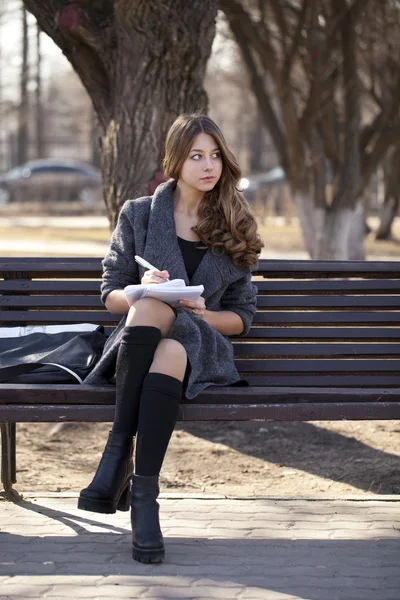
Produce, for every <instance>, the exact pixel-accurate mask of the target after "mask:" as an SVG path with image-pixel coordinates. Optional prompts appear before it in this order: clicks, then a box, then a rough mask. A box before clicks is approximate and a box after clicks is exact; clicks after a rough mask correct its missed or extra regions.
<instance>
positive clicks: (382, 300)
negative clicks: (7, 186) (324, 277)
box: [0, 294, 400, 311]
mask: <svg viewBox="0 0 400 600" xmlns="http://www.w3.org/2000/svg"><path fill="white" fill-rule="evenodd" d="M0 306H2V307H6V308H8V307H10V308H14V307H36V308H42V307H43V308H47V307H52V308H54V309H56V308H58V307H60V308H64V307H65V308H80V307H87V308H91V309H98V308H104V304H103V303H102V302H101V300H100V296H99V294H97V295H96V296H94V295H91V296H88V295H86V294H84V295H83V294H81V295H79V296H76V295H68V296H63V295H57V296H54V295H40V296H39V295H34V296H19V295H4V296H0ZM257 307H258V308H259V309H260V308H268V309H269V310H271V309H273V308H276V309H277V310H282V309H286V310H290V309H292V310H296V311H298V310H299V309H302V308H307V309H328V310H331V309H335V308H337V309H352V308H359V309H365V310H367V309H371V308H372V309H376V308H378V309H380V310H385V309H388V310H389V309H390V310H394V309H400V296H391V297H390V296H388V297H381V296H351V297H347V296H295V297H291V296H272V297H271V296H270V297H268V296H258V297H257Z"/></svg>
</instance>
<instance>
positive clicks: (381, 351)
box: [233, 341, 400, 358]
mask: <svg viewBox="0 0 400 600" xmlns="http://www.w3.org/2000/svg"><path fill="white" fill-rule="evenodd" d="M233 346H234V349H235V356H238V357H242V356H262V357H263V356H269V357H272V356H273V357H275V358H278V357H279V358H282V357H285V356H301V357H306V356H310V357H311V356H315V357H321V356H336V357H346V358H353V357H355V356H371V357H372V356H376V357H377V358H382V357H385V356H388V357H389V356H400V344H396V343H393V342H392V343H390V344H371V343H365V342H364V343H362V344H342V343H336V344H318V343H315V344H307V343H302V342H297V343H292V344H280V343H276V344H263V343H258V344H254V343H245V342H241V343H239V342H236V343H235V341H233Z"/></svg>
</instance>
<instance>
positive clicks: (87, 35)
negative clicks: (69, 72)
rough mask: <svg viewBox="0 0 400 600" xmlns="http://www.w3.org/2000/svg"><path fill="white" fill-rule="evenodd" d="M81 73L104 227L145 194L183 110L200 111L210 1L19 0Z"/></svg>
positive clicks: (211, 20)
mask: <svg viewBox="0 0 400 600" xmlns="http://www.w3.org/2000/svg"><path fill="white" fill-rule="evenodd" d="M24 3H25V6H26V7H27V8H28V10H30V11H31V12H32V13H33V14H34V15H35V17H36V18H37V20H38V22H39V24H40V26H41V27H42V29H43V30H44V31H45V32H46V33H47V34H48V35H50V37H52V38H53V40H54V41H55V42H56V44H57V45H58V46H60V48H61V49H62V50H63V52H64V54H65V55H66V56H67V58H68V59H69V60H70V62H71V64H72V66H73V68H74V69H75V70H76V72H77V73H78V75H79V76H80V78H81V80H82V83H83V84H84V86H85V87H86V89H87V91H88V93H89V95H90V97H91V99H92V102H93V106H94V108H95V110H96V113H97V116H98V120H99V133H100V147H101V166H102V174H103V183H104V197H105V203H106V207H107V213H108V217H109V220H110V226H111V229H113V228H114V227H115V224H116V221H117V217H118V213H119V211H120V209H121V206H122V205H123V203H124V202H125V201H126V200H127V199H129V198H135V197H137V196H141V195H146V194H147V193H148V190H149V183H150V182H151V180H153V179H154V178H155V177H156V175H157V173H158V172H159V171H160V168H161V159H162V156H163V151H164V140H165V136H166V133H167V131H168V128H169V126H170V125H171V123H172V121H173V120H174V119H175V118H176V116H177V115H178V114H180V113H182V112H192V111H195V110H203V111H206V110H207V104H208V102H207V96H206V93H205V91H204V88H203V78H204V74H205V69H206V64H207V60H208V58H209V55H210V52H211V45H212V41H213V39H214V35H215V18H216V14H217V0H191V2H186V0H115V2H112V1H111V0H104V1H103V2H93V3H86V2H85V3H84V2H82V0H81V1H80V2H74V3H72V4H71V3H69V2H67V0H47V1H46V2H41V1H40V0H24Z"/></svg>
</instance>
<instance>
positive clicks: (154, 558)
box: [132, 546, 165, 563]
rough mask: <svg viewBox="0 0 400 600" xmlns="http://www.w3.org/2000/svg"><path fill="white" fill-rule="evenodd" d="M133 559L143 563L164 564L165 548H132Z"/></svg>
mask: <svg viewBox="0 0 400 600" xmlns="http://www.w3.org/2000/svg"><path fill="white" fill-rule="evenodd" d="M132 558H133V560H137V561H138V562H142V563H162V562H164V559H165V548H155V549H154V550H152V549H144V548H138V547H137V546H132Z"/></svg>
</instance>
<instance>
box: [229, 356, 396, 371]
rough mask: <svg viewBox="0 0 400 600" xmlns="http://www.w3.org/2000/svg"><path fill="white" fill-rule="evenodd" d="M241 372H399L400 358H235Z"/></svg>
mask: <svg viewBox="0 0 400 600" xmlns="http://www.w3.org/2000/svg"><path fill="white" fill-rule="evenodd" d="M235 365H236V367H237V369H238V371H241V372H242V373H244V372H246V373H254V372H257V373H265V372H267V373H321V372H322V373H367V374H368V373H379V372H381V373H390V372H391V373H400V360H392V359H385V360H381V359H352V360H346V359H345V360H340V359H321V360H319V359H315V358H314V359H307V358H296V359H295V360H293V359H280V358H277V359H269V358H262V359H246V358H237V359H235Z"/></svg>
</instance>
